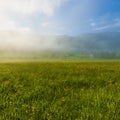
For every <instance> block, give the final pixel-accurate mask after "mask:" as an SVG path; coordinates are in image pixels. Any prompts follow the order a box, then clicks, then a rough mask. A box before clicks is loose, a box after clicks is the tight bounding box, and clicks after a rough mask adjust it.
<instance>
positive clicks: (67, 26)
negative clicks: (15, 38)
mask: <svg viewBox="0 0 120 120" xmlns="http://www.w3.org/2000/svg"><path fill="white" fill-rule="evenodd" d="M0 31H15V32H16V31H17V32H32V33H39V34H44V35H46V34H54V35H56V34H57V35H80V34H84V33H96V32H108V31H109V32H113V31H117V32H120V0H0Z"/></svg>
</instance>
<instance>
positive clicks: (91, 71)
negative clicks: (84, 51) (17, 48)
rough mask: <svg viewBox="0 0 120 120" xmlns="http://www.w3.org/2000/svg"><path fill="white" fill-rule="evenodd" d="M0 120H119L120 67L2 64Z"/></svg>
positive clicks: (110, 64)
mask: <svg viewBox="0 0 120 120" xmlns="http://www.w3.org/2000/svg"><path fill="white" fill-rule="evenodd" d="M0 119H1V120H7V119H8V120H120V62H119V61H115V62H107V61H104V62H99V61H98V62H97V61H96V62H79V61H71V62H64V61H61V62H60V61H59V62H55V61H54V62H31V63H24V62H22V63H1V64H0Z"/></svg>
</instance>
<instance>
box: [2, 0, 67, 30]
mask: <svg viewBox="0 0 120 120" xmlns="http://www.w3.org/2000/svg"><path fill="white" fill-rule="evenodd" d="M66 1H68V0H0V30H16V29H19V30H30V26H28V27H24V26H20V24H19V22H18V21H15V20H13V19H12V17H11V16H10V15H11V14H12V13H15V14H20V15H22V16H27V15H33V14H36V13H39V14H44V15H46V16H52V15H54V13H55V10H56V8H58V7H59V6H60V5H61V4H62V3H64V2H66ZM46 25H47V24H46ZM46 25H45V24H44V25H43V26H46Z"/></svg>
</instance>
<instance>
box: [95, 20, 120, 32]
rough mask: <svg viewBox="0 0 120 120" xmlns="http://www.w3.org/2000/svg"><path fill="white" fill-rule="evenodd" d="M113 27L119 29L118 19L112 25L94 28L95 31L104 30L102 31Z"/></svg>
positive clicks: (119, 22)
mask: <svg viewBox="0 0 120 120" xmlns="http://www.w3.org/2000/svg"><path fill="white" fill-rule="evenodd" d="M114 27H120V19H117V20H115V22H114V23H113V24H108V25H104V26H101V27H97V28H95V30H104V29H108V28H114Z"/></svg>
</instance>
